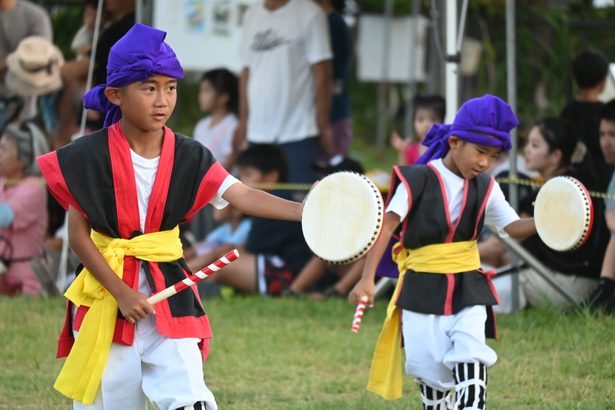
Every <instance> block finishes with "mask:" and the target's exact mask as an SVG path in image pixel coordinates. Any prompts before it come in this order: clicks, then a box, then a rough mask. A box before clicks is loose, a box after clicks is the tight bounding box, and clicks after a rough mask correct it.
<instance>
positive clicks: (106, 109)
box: [83, 23, 184, 127]
mask: <svg viewBox="0 0 615 410" xmlns="http://www.w3.org/2000/svg"><path fill="white" fill-rule="evenodd" d="M166 36H167V33H166V32H164V31H161V30H157V29H155V28H152V27H149V26H146V25H143V24H140V23H137V24H135V25H134V26H132V28H131V29H130V30H128V32H127V33H126V34H125V35H124V37H122V38H120V39H119V40H118V41H117V43H115V44H114V45H113V47H111V51H110V52H109V61H108V63H107V82H106V84H100V85H98V86H96V87H94V88H92V89H91V90H90V91H88V92H87V93H86V94H85V95H84V96H83V102H84V105H85V108H88V109H92V110H96V111H99V112H101V113H105V114H107V115H106V117H105V124H104V126H105V127H109V126H111V125H113V124H114V123H116V122H117V121H119V120H120V119H121V118H122V112H121V111H120V109H119V107H118V106H117V105H114V104H113V103H111V101H109V100H108V99H107V97H106V96H105V88H106V87H125V86H127V85H129V84H132V83H136V82H142V81H145V80H147V79H148V78H149V77H151V76H153V75H156V74H161V75H166V76H169V77H173V78H183V76H184V70H183V69H182V67H181V65H180V64H179V60H178V59H177V56H176V55H175V53H174V52H173V50H172V49H171V47H169V45H168V44H167V43H165V42H164V39H165V37H166Z"/></svg>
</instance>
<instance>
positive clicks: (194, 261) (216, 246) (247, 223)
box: [184, 205, 252, 272]
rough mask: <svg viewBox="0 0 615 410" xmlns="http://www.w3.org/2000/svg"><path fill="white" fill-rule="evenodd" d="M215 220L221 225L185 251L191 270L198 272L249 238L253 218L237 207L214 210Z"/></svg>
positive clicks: (229, 206) (185, 257)
mask: <svg viewBox="0 0 615 410" xmlns="http://www.w3.org/2000/svg"><path fill="white" fill-rule="evenodd" d="M214 220H215V221H216V222H218V223H219V224H220V225H218V227H216V228H215V229H214V230H213V231H211V232H210V233H209V234H208V235H207V237H206V238H205V240H204V241H201V242H199V243H197V244H196V245H195V246H193V247H191V248H189V249H187V250H186V251H185V252H184V259H185V260H186V263H187V264H188V267H190V270H192V271H193V272H196V271H198V270H200V269H202V268H203V267H204V266H207V265H209V264H210V263H212V262H213V261H214V260H216V259H217V258H219V257H220V256H222V255H224V254H225V253H227V252H229V251H231V250H233V249H234V248H238V247H240V246H243V245H244V244H245V243H246V240H247V239H248V234H249V233H250V229H251V227H252V220H251V219H250V218H246V216H245V215H244V214H242V213H241V212H240V211H239V210H238V209H237V208H235V207H233V206H231V205H228V206H226V207H225V208H222V209H215V210H214Z"/></svg>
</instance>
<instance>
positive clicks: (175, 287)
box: [147, 249, 239, 305]
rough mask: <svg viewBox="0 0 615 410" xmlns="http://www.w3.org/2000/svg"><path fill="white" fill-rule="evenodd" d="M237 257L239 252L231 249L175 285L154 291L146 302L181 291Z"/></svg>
mask: <svg viewBox="0 0 615 410" xmlns="http://www.w3.org/2000/svg"><path fill="white" fill-rule="evenodd" d="M238 257H239V252H238V251H237V249H233V250H232V251H230V252H229V253H227V254H226V255H224V256H223V257H221V258H220V259H218V260H216V261H215V262H214V263H212V264H210V265H209V266H206V267H204V268H203V269H201V270H200V271H198V272H196V273H194V274H193V275H190V276H188V277H187V278H186V279H184V280H182V281H179V282H177V283H176V284H175V285H173V286H169V287H168V288H166V289H164V290H162V291H160V292H158V293H156V294H155V295H152V296H150V297H149V298H148V299H147V302H148V303H149V304H150V305H155V304H156V303H158V302H160V301H161V300H165V299H166V298H168V297H170V296H173V295H174V294H176V293H178V292H181V291H182V290H184V289H187V288H189V287H190V286H192V285H194V284H195V283H197V282H200V281H202V280H203V279H205V278H207V277H208V276H211V275H213V274H214V273H216V271H219V270H220V269H222V268H224V267H225V266H226V265H228V264H229V263H231V262H233V261H234V260H235V259H237V258H238Z"/></svg>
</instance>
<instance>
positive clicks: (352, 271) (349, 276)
mask: <svg viewBox="0 0 615 410" xmlns="http://www.w3.org/2000/svg"><path fill="white" fill-rule="evenodd" d="M363 265H365V258H361V259H359V260H357V261H354V262H353V263H352V266H350V268H349V269H347V270H346V272H345V273H344V274H343V276H342V277H341V279H340V280H338V281H337V283H336V284H335V285H334V286H333V288H334V289H335V290H336V291H337V293H339V294H341V295H347V294H348V292H350V289H352V287H353V286H354V285H355V284H356V283H357V282H358V281H359V279H361V273H362V272H363Z"/></svg>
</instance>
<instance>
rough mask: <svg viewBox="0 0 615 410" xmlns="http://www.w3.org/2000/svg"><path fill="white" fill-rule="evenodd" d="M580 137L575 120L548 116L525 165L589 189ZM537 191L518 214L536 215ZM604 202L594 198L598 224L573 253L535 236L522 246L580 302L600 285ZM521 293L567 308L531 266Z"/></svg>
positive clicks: (534, 133)
mask: <svg viewBox="0 0 615 410" xmlns="http://www.w3.org/2000/svg"><path fill="white" fill-rule="evenodd" d="M578 142H579V139H578V137H577V134H576V132H575V130H574V128H573V127H572V124H571V123H569V122H567V121H565V120H562V119H558V118H549V119H546V120H543V121H541V122H539V123H538V124H537V125H536V126H534V127H533V128H532V130H531V131H530V134H529V138H528V143H527V145H526V147H525V151H524V154H525V164H526V168H527V169H528V170H530V171H536V172H538V173H539V175H540V177H541V179H543V180H544V181H548V180H549V179H550V178H553V177H555V176H559V175H567V176H572V177H574V178H576V179H578V180H579V181H581V182H582V183H583V184H584V185H585V186H586V187H587V188H588V189H589V190H592V189H595V188H596V184H597V181H596V177H595V176H594V175H593V173H592V170H591V168H590V167H589V166H588V164H587V162H585V161H584V160H583V161H580V162H578V163H577V162H576V161H575V158H574V157H575V151H576V150H577V147H578V146H579V144H578ZM537 193H538V190H534V191H533V192H532V195H529V196H528V197H527V198H525V200H524V201H522V202H521V204H520V209H519V213H520V215H522V216H523V215H525V216H527V215H533V203H534V200H535V198H536V195H537ZM603 209H604V207H603V205H602V202H601V201H594V211H595V214H594V225H593V228H592V232H591V234H590V236H589V238H588V240H587V241H586V242H585V244H584V245H582V246H581V247H580V248H578V249H576V250H573V251H570V252H557V251H554V250H552V249H550V248H548V247H547V246H546V245H545V244H544V242H542V240H541V239H540V237H538V235H534V236H532V237H530V238H528V239H526V240H525V241H523V243H522V244H523V246H524V248H525V249H526V250H528V251H529V252H530V253H531V254H532V255H534V256H535V257H536V258H537V259H538V260H540V261H541V262H542V263H543V264H544V265H545V266H546V267H547V268H549V269H550V270H551V274H550V276H551V280H552V281H553V282H555V283H556V284H557V285H558V286H559V287H560V288H561V289H563V290H565V291H566V292H567V293H569V294H570V295H571V296H572V297H573V298H574V299H575V300H576V301H577V302H581V301H584V300H585V299H586V298H587V297H588V296H589V294H590V293H591V292H592V291H593V290H594V289H595V288H596V286H597V285H598V277H599V275H600V269H601V265H602V258H603V255H604V251H605V248H606V245H607V241H608V239H607V232H606V223H605V220H604V212H603ZM520 284H521V288H522V290H523V293H524V295H525V297H526V299H527V301H528V303H529V304H530V305H532V306H536V305H538V304H540V303H542V302H544V301H547V302H550V303H551V304H553V305H555V306H560V307H563V306H566V305H567V304H568V303H569V301H567V300H566V299H564V298H563V296H562V295H560V294H559V293H558V292H557V291H556V290H555V289H553V287H552V286H551V285H550V284H548V283H547V282H546V281H545V280H544V279H543V278H542V277H541V276H540V275H539V274H538V273H536V272H535V271H534V270H533V269H531V268H527V269H524V270H522V271H521V272H520Z"/></svg>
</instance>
